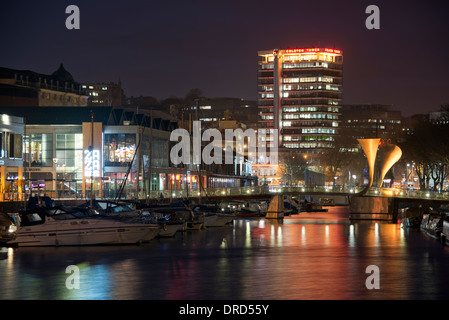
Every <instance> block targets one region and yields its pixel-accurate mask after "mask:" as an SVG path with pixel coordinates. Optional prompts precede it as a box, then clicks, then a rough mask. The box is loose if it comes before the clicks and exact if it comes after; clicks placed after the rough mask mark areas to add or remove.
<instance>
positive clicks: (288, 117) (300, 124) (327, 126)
mask: <svg viewBox="0 0 449 320" xmlns="http://www.w3.org/2000/svg"><path fill="white" fill-rule="evenodd" d="M258 57H259V61H258V106H259V115H260V119H259V130H262V131H261V133H265V134H267V139H266V140H267V145H268V146H272V145H273V144H277V146H278V147H279V148H286V149H296V150H298V149H299V150H298V151H300V152H303V153H321V152H323V151H325V150H326V149H328V148H332V147H333V141H334V140H335V136H336V135H337V134H338V128H339V123H340V115H341V114H340V102H341V98H342V84H343V55H342V52H341V50H337V49H329V48H304V49H285V50H278V49H276V50H271V51H259V52H258ZM274 132H277V133H278V137H279V138H277V137H276V135H274Z"/></svg>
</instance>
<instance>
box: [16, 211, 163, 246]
mask: <svg viewBox="0 0 449 320" xmlns="http://www.w3.org/2000/svg"><path fill="white" fill-rule="evenodd" d="M159 230H160V227H159V225H152V224H143V223H126V222H120V221H114V220H113V219H104V218H98V219H94V218H91V219H81V220H66V221H55V220H50V219H48V221H46V223H45V224H41V225H36V226H25V227H20V228H19V230H18V231H17V234H16V238H15V239H14V240H12V241H10V242H9V243H8V244H10V245H17V246H19V247H37V246H83V245H111V244H136V243H139V242H142V241H150V240H151V239H153V238H155V237H156V236H157V234H158V233H159Z"/></svg>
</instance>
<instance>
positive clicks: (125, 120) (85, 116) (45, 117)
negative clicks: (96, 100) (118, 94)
mask: <svg viewBox="0 0 449 320" xmlns="http://www.w3.org/2000/svg"><path fill="white" fill-rule="evenodd" d="M91 112H93V114H94V122H102V123H103V125H136V126H144V127H151V120H153V128H154V129H157V130H163V131H172V130H174V129H176V128H177V127H178V125H177V122H176V121H175V120H174V118H172V117H171V116H170V115H168V114H165V113H162V112H158V111H155V112H153V113H151V111H150V112H145V113H137V112H135V111H134V110H130V109H122V108H113V107H37V106H32V107H15V106H14V107H8V106H6V107H2V106H0V114H7V115H10V116H16V117H23V118H24V119H25V123H26V124H27V125H70V124H72V125H81V124H82V123H83V122H90V121H91ZM151 115H153V119H151Z"/></svg>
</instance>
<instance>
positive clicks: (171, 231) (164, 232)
mask: <svg viewBox="0 0 449 320" xmlns="http://www.w3.org/2000/svg"><path fill="white" fill-rule="evenodd" d="M184 228H185V223H164V224H163V225H162V226H161V230H160V232H159V234H158V235H157V237H159V238H170V237H173V236H174V235H175V234H176V232H178V231H183V230H184Z"/></svg>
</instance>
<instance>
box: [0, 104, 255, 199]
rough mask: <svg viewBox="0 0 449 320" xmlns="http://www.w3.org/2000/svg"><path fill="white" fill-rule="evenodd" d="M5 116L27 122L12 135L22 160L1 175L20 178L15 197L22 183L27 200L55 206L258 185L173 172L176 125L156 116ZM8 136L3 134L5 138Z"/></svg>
mask: <svg viewBox="0 0 449 320" xmlns="http://www.w3.org/2000/svg"><path fill="white" fill-rule="evenodd" d="M0 113H2V114H5V115H8V116H4V118H5V119H6V117H9V118H10V119H15V117H16V116H17V115H22V116H23V118H24V120H23V122H24V123H26V125H25V124H24V123H20V121H19V123H18V127H17V128H15V129H14V132H15V133H17V134H18V135H17V136H16V139H18V140H21V143H22V145H21V146H23V147H18V146H19V144H18V143H17V144H16V146H17V148H18V149H19V150H22V155H21V157H20V158H18V159H12V160H14V161H15V162H17V163H9V162H8V166H6V165H5V168H2V173H3V171H5V174H2V179H3V180H5V179H6V177H8V176H14V177H15V180H14V179H13V180H12V181H11V183H10V185H11V186H12V187H13V186H15V187H14V188H15V190H17V185H19V183H18V182H19V181H18V180H21V178H23V181H24V183H23V184H21V185H24V190H23V192H36V191H41V192H45V193H47V194H49V195H50V196H52V197H57V198H59V197H65V198H67V197H71V198H89V197H90V195H91V194H94V195H95V196H96V197H105V198H116V197H117V195H118V194H119V193H120V194H121V197H122V198H139V199H145V198H146V197H149V196H151V195H152V197H154V194H157V195H159V194H161V195H162V196H163V197H167V196H168V195H170V194H171V193H172V191H175V190H184V189H199V188H210V187H238V186H242V185H246V184H247V181H252V179H253V177H249V176H248V175H247V174H246V173H245V172H244V171H242V170H237V171H236V170H235V166H234V165H233V164H230V165H214V164H212V165H206V164H201V165H199V166H196V165H195V166H193V165H178V166H175V165H172V163H171V161H170V150H171V147H172V146H173V145H174V144H175V142H173V141H170V135H171V132H172V131H173V130H174V129H176V128H178V124H177V121H176V119H175V118H173V117H171V116H170V115H168V114H166V113H162V112H160V111H157V110H145V111H144V112H143V111H142V112H139V113H137V112H136V110H133V109H123V108H112V107H39V108H37V107H36V106H34V107H0ZM10 121H11V120H10ZM7 130H9V127H7V126H2V132H6V131H7ZM20 134H23V136H22V137H23V142H22V139H19V135H20ZM3 136H4V137H6V134H5V135H3ZM8 136H9V137H12V135H11V134H9V135H8ZM9 139H11V138H9ZM13 141H14V140H13ZM9 155H10V153H8V157H9ZM18 155H19V154H17V156H18ZM15 156H16V155H15V154H14V157H15ZM22 158H23V160H22ZM0 160H3V159H0ZM10 160H11V159H8V161H10ZM4 161H5V160H4ZM5 164H6V162H5ZM17 167H19V169H17ZM21 170H22V175H21V174H20V171H21ZM19 177H20V178H19ZM3 180H2V181H3ZM122 186H123V188H122ZM56 190H57V193H56ZM160 191H162V192H160Z"/></svg>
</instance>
